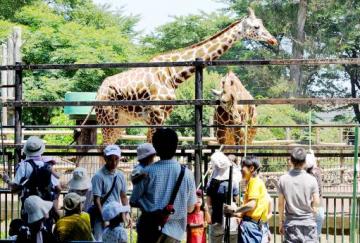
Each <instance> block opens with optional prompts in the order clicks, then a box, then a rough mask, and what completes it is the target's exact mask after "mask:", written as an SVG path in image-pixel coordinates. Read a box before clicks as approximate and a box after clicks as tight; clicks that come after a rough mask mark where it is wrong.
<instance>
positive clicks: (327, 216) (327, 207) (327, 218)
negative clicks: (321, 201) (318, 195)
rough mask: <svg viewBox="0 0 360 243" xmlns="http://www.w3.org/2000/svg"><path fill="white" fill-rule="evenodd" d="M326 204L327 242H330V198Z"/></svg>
mask: <svg viewBox="0 0 360 243" xmlns="http://www.w3.org/2000/svg"><path fill="white" fill-rule="evenodd" d="M325 204H326V241H327V242H329V198H326V200H325Z"/></svg>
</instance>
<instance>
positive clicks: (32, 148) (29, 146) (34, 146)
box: [24, 136, 45, 156]
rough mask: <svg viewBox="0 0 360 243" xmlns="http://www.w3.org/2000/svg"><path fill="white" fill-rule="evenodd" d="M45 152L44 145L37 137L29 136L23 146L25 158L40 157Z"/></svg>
mask: <svg viewBox="0 0 360 243" xmlns="http://www.w3.org/2000/svg"><path fill="white" fill-rule="evenodd" d="M44 151H45V144H44V142H43V140H41V139H40V138H39V137H36V136H31V137H29V138H28V140H27V141H26V143H25V145H24V153H25V155H26V156H40V155H42V154H43V153H44Z"/></svg>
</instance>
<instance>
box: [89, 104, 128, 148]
mask: <svg viewBox="0 0 360 243" xmlns="http://www.w3.org/2000/svg"><path fill="white" fill-rule="evenodd" d="M95 111H96V117H97V120H98V123H99V124H101V125H116V124H118V122H119V119H118V117H119V113H118V112H119V110H118V109H115V110H113V109H112V108H111V107H98V108H97V109H95ZM122 131H123V129H121V128H109V127H107V128H102V135H103V144H114V143H116V141H117V140H118V139H119V137H120V136H121V134H122Z"/></svg>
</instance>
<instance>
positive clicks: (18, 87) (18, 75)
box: [15, 62, 22, 164]
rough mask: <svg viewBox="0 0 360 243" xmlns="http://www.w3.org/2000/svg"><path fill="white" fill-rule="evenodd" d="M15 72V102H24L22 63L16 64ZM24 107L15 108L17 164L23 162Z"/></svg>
mask: <svg viewBox="0 0 360 243" xmlns="http://www.w3.org/2000/svg"><path fill="white" fill-rule="evenodd" d="M16 66H17V68H16V71H15V101H21V100H22V68H21V63H19V62H17V63H16ZM21 121H22V107H21V106H15V145H16V147H15V164H17V163H19V162H20V160H21V147H20V146H19V144H21V137H22V127H21Z"/></svg>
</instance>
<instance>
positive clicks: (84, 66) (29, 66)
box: [0, 58, 360, 70]
mask: <svg viewBox="0 0 360 243" xmlns="http://www.w3.org/2000/svg"><path fill="white" fill-rule="evenodd" d="M329 64H346V65H354V64H360V58H323V59H269V60H238V61H233V60H218V61H201V60H198V61H180V62H134V63H91V64H86V63H81V64H80V63H79V64H17V65H5V66H0V70H46V69H63V70H74V69H75V70H76V69H91V68H145V67H186V66H203V67H205V66H245V65H249V66H260V65H329Z"/></svg>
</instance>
